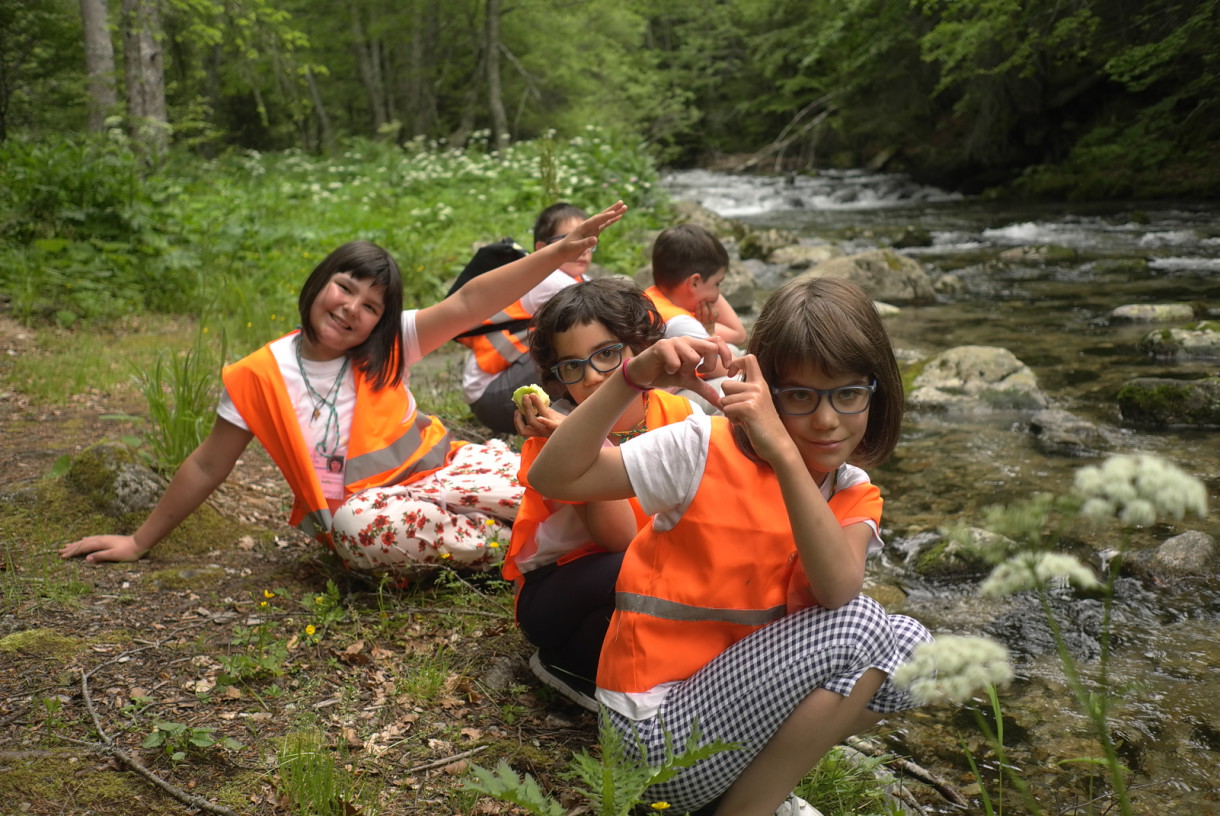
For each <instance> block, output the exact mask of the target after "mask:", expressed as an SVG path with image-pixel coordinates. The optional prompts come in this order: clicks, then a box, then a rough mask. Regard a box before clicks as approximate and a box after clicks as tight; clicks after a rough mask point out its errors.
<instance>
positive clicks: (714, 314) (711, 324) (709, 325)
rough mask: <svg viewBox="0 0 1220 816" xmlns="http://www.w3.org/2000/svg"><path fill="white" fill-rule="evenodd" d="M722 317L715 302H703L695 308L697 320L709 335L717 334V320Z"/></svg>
mask: <svg viewBox="0 0 1220 816" xmlns="http://www.w3.org/2000/svg"><path fill="white" fill-rule="evenodd" d="M718 317H720V309H719V308H717V305H716V301H714V300H701V301H699V305H698V306H696V307H695V319H696V320H698V321H699V322H700V323H702V324H703V328H705V329H707V333H708V334H715V333H716V318H718Z"/></svg>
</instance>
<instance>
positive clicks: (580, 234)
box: [415, 201, 627, 354]
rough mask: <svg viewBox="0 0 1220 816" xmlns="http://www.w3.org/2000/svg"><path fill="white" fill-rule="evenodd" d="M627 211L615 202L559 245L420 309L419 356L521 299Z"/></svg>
mask: <svg viewBox="0 0 1220 816" xmlns="http://www.w3.org/2000/svg"><path fill="white" fill-rule="evenodd" d="M626 211H627V205H626V204H624V203H623V202H621V201H619V202H617V203H615V204H614V205H612V206H610V207H607V208H606V209H604V210H602V211H601V212H599V213H598V214H597V215H595V216H593V217H592V218H590V219H589V220H587V221H584V222H582V223H581V225H580V226H579V227H577V228H576V229H574V230H572V231H571V232H569V233H568V234H567V235H566V236H565V237H564V239H563V240H562V241H557V242H556V243H554V244H550V245H548V246H544V247H543V248H542V249H539V250H537V251H536V252H531V253H530V254H529V255H526V256H525V257H524V258H521V259H519V260H516V261H513V262H512V263H510V264H505V265H504V266H501V267H498V268H496V269H492V270H491V271H489V272H486V273H484V274H482V275H479V276H478V277H477V278H475V279H474V280H472V281H470V283H468V284H466V285H465V286H463V287H462V288H461V289H458V290H457V291H456V292H454V293H453V294H452V295H450V296H449V297H447V298H445V299H444V300H442V301H441V302H440V303H437V304H435V305H432V306H428V307H426V308H423V309H420V310H419V314H418V315H416V318H415V325H416V329H417V331H418V332H419V347H420V353H421V354H427V353H428V352H430V351H435V350H436V349H438V348H440V347H441V346H443V345H444V344H445V343H447V342H449V341H450V340H452V339H453V338H454V337H456V336H457V335H459V334H461V333H462V332H464V331H466V330H467V329H471V328H473V327H475V326H477V325H479V324H480V323H482V322H483V321H484V320H486V319H487V318H489V317H491V316H492V315H494V314H495V313H496V312H498V311H500V310H501V309H504V308H505V307H507V306H509V305H510V304H512V303H513V302H514V301H516V300H518V299H520V298H521V296H522V295H524V294H525V293H526V292H528V291H529V290H531V289H533V288H534V287H535V286H537V285H538V284H540V283H542V281H543V280H544V279H545V278H546V276H547V275H549V274H551V273H552V272H554V271H555V270H556V269H558V268H559V267H560V266H562V265H563V264H565V263H567V262H568V261H574V260H576V259H577V258H579V257H580V256H581V253H583V252H584V251H585V250H586V249H588V248H589V247H591V246H596V245H597V236H598V235H600V234H601V232H602V230H604V229H605V228H606V227H608V226H610V225H611V224H613V223H614V222H616V221H618V220H619V219H620V218H622V217H623V213H625V212H626Z"/></svg>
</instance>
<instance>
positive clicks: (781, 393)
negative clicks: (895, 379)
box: [771, 379, 877, 416]
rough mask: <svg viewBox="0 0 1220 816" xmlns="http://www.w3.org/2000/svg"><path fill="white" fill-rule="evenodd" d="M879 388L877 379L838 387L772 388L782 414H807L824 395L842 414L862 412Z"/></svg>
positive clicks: (776, 405) (816, 405) (815, 408)
mask: <svg viewBox="0 0 1220 816" xmlns="http://www.w3.org/2000/svg"><path fill="white" fill-rule="evenodd" d="M876 390H877V380H876V379H874V380H873V381H872V382H871V383H870V384H868V385H842V386H839V387H838V388H800V387H792V388H775V387H772V388H771V393H772V394H773V395H774V396H775V407H776V409H777V410H778V411H779V412H780V413H781V414H787V415H788V416H805V415H806V414H812V413H813V412H814V411H816V410H818V406H819V405H821V404H822V397H826V398H827V399H829V400H830V407H831V408H833V409H835V411H836V412H837V413H840V414H860V413H863V412H864V411H866V410H868V406H869V403H870V402H872V401H873V393H874V392H875V391H876Z"/></svg>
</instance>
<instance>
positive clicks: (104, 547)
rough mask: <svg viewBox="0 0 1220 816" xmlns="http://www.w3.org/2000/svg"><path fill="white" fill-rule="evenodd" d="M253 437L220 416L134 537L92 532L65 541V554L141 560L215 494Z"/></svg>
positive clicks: (91, 558) (91, 559)
mask: <svg viewBox="0 0 1220 816" xmlns="http://www.w3.org/2000/svg"><path fill="white" fill-rule="evenodd" d="M253 438H254V434H252V433H250V431H247V430H245V429H244V428H239V427H237V426H236V425H234V424H233V423H231V422H228V421H226V420H224V419H221V418H220V417H217V418H216V423H215V424H214V425H213V426H212V432H211V433H210V434H208V437H207V439H205V440H203V442H202V443H200V445H199V447H197V448H195V450H194V451H192V453H191V455H190V456H188V457H187V458H186V461H185V462H183V463H182V465H181V467H179V468H178V471H177V472H176V473H175V474H174V478H173V479H171V480H170V483H169V487H167V488H166V489H165V493H163V494H162V496H161V498H160V499H159V500H158V501H157V506H156V507H154V508H153V509H152V512H150V513H149V514H148V518H146V519H145V520H144V523H143V524H141V525H140V529H138V530H136V532H135V534H134V535H129V536H119V535H99V536H88V537H86V538H82V539H80V540H79V541H73V542H71V543H70V544H65V545H64V547H63V549H62V550H60V552H59V555H60V557H61V558H72V557H73V556H78V555H83V556H85V560H86V561H88V562H90V563H96V562H99V561H136V560H138V559H139V558H141V557H142V556H143V555H144V554H145V553H147V552H148V551H149V550H151V549H152V548H153V547H154V546H155V545H156V544H157V542H159V541H160V540H161V539H163V538H165V537H166V536H167V535H169V534H170V533H171V532H173V530H174V528H175V527H177V526H178V525H179V524H181V523H182V520H183V519H185V518H186V517H187V516H189V515H190V514H191V513H193V512H194V511H195V510H196V509H197V508H198V507H199V505H201V504H203V502H204V501H205V500H206V499H207V498H208V496H211V495H212V493H213V491H215V490H216V488H217V487H219V486H220V484H221V482H223V481H224V480H225V479H226V478H227V477H228V475H229V473H230V472H231V471H232V470H233V466H234V465H235V464H237V459H238V457H239V456H241V454H242V451H244V450H245V449H246V446H247V445H248V444H250V440H251V439H253Z"/></svg>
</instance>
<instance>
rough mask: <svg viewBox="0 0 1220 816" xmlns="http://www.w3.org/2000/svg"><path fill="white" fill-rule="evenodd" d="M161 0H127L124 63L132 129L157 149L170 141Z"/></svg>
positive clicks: (139, 139)
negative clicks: (166, 112) (166, 109)
mask: <svg viewBox="0 0 1220 816" xmlns="http://www.w3.org/2000/svg"><path fill="white" fill-rule="evenodd" d="M158 3H159V0H123V2H122V26H121V27H122V31H123V44H124V48H123V64H124V69H125V71H124V72H125V75H126V79H127V118H128V124H127V127H128V131H129V133H130V134H131V137H132V139H134V140H135V141H136V143H137V144H140V145H143V146H144V147H146V148H148V150H150V151H151V152H153V153H158V152H160V151H161V150H163V149H164V148H165V146H166V144H168V143H169V120H168V118H167V117H166V115H165V65H164V63H163V62H162V59H163V53H162V50H161V40H162V38H163V37H164V34H163V32H162V30H161V9H160V6H159V5H158Z"/></svg>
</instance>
